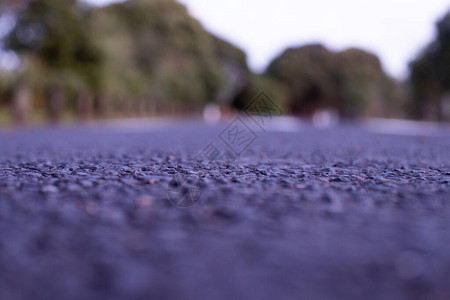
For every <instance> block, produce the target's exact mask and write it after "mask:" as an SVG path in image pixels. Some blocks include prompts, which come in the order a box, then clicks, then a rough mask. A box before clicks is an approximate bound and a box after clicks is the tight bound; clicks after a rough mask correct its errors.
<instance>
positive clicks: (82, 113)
mask: <svg viewBox="0 0 450 300" xmlns="http://www.w3.org/2000/svg"><path fill="white" fill-rule="evenodd" d="M91 111H92V96H91V95H90V93H89V92H88V91H85V90H81V91H79V92H78V96H77V119H78V120H81V121H85V120H87V119H88V118H89V115H90V114H91Z"/></svg>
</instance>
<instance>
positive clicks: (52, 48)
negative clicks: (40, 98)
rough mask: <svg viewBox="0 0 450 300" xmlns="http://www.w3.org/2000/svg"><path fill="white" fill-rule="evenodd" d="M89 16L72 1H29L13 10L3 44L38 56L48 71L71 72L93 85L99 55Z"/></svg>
mask: <svg viewBox="0 0 450 300" xmlns="http://www.w3.org/2000/svg"><path fill="white" fill-rule="evenodd" d="M88 17H89V13H88V11H87V10H85V9H83V7H81V6H80V5H79V4H78V3H77V2H76V1H75V0H30V1H28V4H27V5H26V6H24V8H23V9H20V10H19V11H16V24H15V26H14V28H13V29H12V30H11V32H9V34H8V35H7V36H6V37H5V40H4V47H5V48H6V49H8V50H13V51H15V52H17V53H19V54H22V55H25V56H33V57H35V58H37V59H39V61H40V63H41V64H42V65H43V66H45V68H46V69H47V70H48V71H49V72H61V71H64V72H66V73H67V72H73V73H75V74H77V75H78V76H81V77H83V78H84V80H85V82H86V83H87V84H89V85H90V86H91V87H92V88H95V87H97V86H98V85H99V84H100V78H99V74H98V71H97V69H98V67H99V65H100V63H101V57H102V54H101V52H100V50H99V48H98V46H97V45H96V44H95V43H94V42H93V39H92V37H91V36H90V28H89V26H86V24H87V21H88ZM82 24H83V25H82Z"/></svg>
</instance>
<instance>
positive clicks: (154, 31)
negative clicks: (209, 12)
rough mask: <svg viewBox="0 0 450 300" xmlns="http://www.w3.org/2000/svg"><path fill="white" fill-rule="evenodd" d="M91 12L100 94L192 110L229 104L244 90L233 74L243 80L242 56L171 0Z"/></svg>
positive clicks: (134, 0)
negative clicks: (100, 52) (100, 53)
mask: <svg viewBox="0 0 450 300" xmlns="http://www.w3.org/2000/svg"><path fill="white" fill-rule="evenodd" d="M93 14H94V15H95V18H94V20H95V21H94V26H93V27H94V28H95V30H94V35H95V37H96V39H97V40H99V41H101V43H102V44H103V45H104V46H105V48H104V49H105V53H106V56H105V57H106V64H105V65H104V68H103V74H104V77H105V78H106V80H105V82H104V83H105V84H104V85H103V93H104V94H109V95H111V94H121V95H128V96H130V97H131V98H134V99H147V100H148V102H158V103H161V102H162V103H185V104H191V105H193V106H203V105H204V104H205V103H208V102H212V101H223V102H225V103H230V102H231V101H232V97H233V96H234V95H235V94H236V93H237V92H239V89H242V87H241V86H240V85H241V82H235V81H233V76H235V73H239V74H241V76H242V77H243V78H241V79H242V80H240V81H244V82H245V78H246V77H247V76H248V73H249V71H248V68H247V63H246V56H245V54H244V52H242V51H241V50H240V49H238V48H236V47H234V46H232V45H231V44H229V43H227V42H225V41H223V40H221V39H219V38H217V37H215V36H213V35H211V34H210V33H208V32H207V31H206V30H205V29H204V28H203V27H202V26H201V24H200V23H199V22H197V21H196V20H195V19H193V18H192V17H191V16H190V15H189V13H188V11H187V9H186V8H185V7H184V6H183V5H181V4H179V3H177V2H176V1H174V0H129V1H126V2H123V3H115V4H112V5H109V6H107V7H103V8H99V9H96V10H95V11H94V12H93ZM230 66H231V67H230ZM230 69H232V71H230ZM227 89H230V90H232V92H231V93H230V92H225V91H224V90H227ZM136 101H138V100H136Z"/></svg>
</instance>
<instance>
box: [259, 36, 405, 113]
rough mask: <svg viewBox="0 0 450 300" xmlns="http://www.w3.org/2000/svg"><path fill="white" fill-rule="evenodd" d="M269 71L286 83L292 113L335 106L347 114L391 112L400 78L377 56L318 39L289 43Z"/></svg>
mask: <svg viewBox="0 0 450 300" xmlns="http://www.w3.org/2000/svg"><path fill="white" fill-rule="evenodd" d="M266 74H267V75H268V76H271V77H273V78H276V79H278V80H280V81H281V82H282V83H284V84H286V86H287V88H288V91H289V96H288V97H289V106H290V109H291V111H292V112H293V113H295V114H300V115H306V116H309V115H311V114H312V113H314V111H316V110H318V109H324V108H335V109H337V110H338V111H339V113H340V115H341V116H342V117H344V118H357V117H361V116H390V115H391V113H392V111H393V110H394V107H395V105H396V104H395V103H396V102H397V101H398V99H397V98H396V97H394V94H395V89H396V88H397V87H396V83H395V81H394V80H393V79H391V78H389V77H388V76H387V75H386V74H385V73H384V71H383V69H382V67H381V63H380V61H379V60H378V58H377V57H376V56H374V55H372V54H370V53H367V52H365V51H363V50H359V49H349V50H346V51H343V52H339V53H334V52H332V51H330V50H328V49H326V48H325V47H324V46H322V45H319V44H314V45H307V46H303V47H299V48H290V49H288V50H286V51H285V52H284V53H283V54H282V55H281V56H279V57H278V58H276V59H275V60H274V61H273V62H272V63H271V64H270V65H269V67H268V69H267V71H266Z"/></svg>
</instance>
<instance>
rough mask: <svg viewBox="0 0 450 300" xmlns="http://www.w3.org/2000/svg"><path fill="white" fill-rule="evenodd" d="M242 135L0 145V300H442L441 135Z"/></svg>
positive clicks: (446, 255) (54, 138)
mask: <svg viewBox="0 0 450 300" xmlns="http://www.w3.org/2000/svg"><path fill="white" fill-rule="evenodd" d="M250 123H251V120H249V119H245V118H243V119H237V120H234V121H232V120H230V121H227V122H224V123H221V124H218V125H215V126H208V125H204V124H202V123H201V122H199V121H192V120H191V121H179V122H155V123H149V124H147V125H146V123H144V124H139V125H138V126H110V125H105V124H103V125H98V126H97V125H96V126H94V125H91V126H72V127H60V128H46V127H42V128H34V129H17V130H6V129H3V130H1V131H0V299H12V300H15V299H38V300H39V299H74V300H75V299H258V300H260V299H308V300H309V299H319V300H322V299H323V300H328V299H330V300H332V299H333V300H335V299H369V300H370V299H374V300H375V299H392V300H394V299H395V300H402V299H405V300H406V299H408V300H409V299H442V300H446V299H450V250H449V249H450V248H449V245H450V151H449V150H450V133H449V132H448V131H445V130H442V131H438V132H437V133H436V134H425V133H423V132H421V133H418V134H408V135H402V134H401V133H398V132H397V133H396V134H395V135H394V134H386V133H385V132H384V133H376V132H374V131H373V130H369V129H368V128H366V127H362V126H350V125H346V126H340V127H336V128H328V129H316V128H314V127H311V126H309V125H307V124H297V125H298V126H297V125H296V126H291V125H289V124H287V125H286V124H284V123H283V124H284V125H283V124H282V123H280V124H275V125H276V126H275V125H274V124H266V125H267V126H266V127H261V126H259V127H258V126H253V125H249V124H250ZM272 125H273V126H272ZM241 129H242V130H241ZM244 129H245V130H246V132H245V133H244V135H242V134H241V133H242V132H243V130H244Z"/></svg>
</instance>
